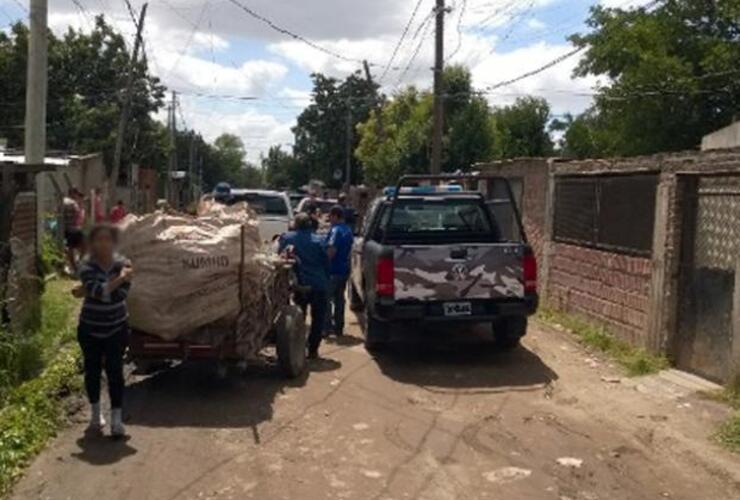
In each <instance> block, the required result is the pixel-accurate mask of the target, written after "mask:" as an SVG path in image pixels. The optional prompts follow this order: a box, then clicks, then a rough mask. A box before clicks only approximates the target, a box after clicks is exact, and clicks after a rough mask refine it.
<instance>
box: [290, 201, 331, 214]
mask: <svg viewBox="0 0 740 500" xmlns="http://www.w3.org/2000/svg"><path fill="white" fill-rule="evenodd" d="M309 203H311V198H309V197H305V198H303V199H302V200H301V201H300V203H298V206H297V207H296V209H295V211H296V213H301V212H304V211H305V210H306V205H308V204H309ZM313 203H314V205H316V206H317V207H319V212H321V214H322V215H326V214H328V213H329V210H331V207H333V206H334V205H336V204H337V200H336V199H333V198H315V199H314V200H313Z"/></svg>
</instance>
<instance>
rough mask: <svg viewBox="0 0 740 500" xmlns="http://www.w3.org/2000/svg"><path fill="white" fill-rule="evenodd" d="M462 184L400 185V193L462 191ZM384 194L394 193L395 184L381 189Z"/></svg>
mask: <svg viewBox="0 0 740 500" xmlns="http://www.w3.org/2000/svg"><path fill="white" fill-rule="evenodd" d="M462 190H463V188H462V186H460V185H457V184H442V185H439V186H412V187H402V188H401V194H435V193H462ZM383 194H384V195H385V196H393V195H394V194H396V188H395V186H388V187H387V188H385V189H384V190H383Z"/></svg>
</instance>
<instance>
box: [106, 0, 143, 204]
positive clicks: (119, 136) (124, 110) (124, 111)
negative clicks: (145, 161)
mask: <svg viewBox="0 0 740 500" xmlns="http://www.w3.org/2000/svg"><path fill="white" fill-rule="evenodd" d="M147 5H148V4H146V3H145V4H144V5H143V6H142V7H141V12H140V13H139V23H138V24H137V25H136V39H135V40H134V49H133V52H132V54H131V60H130V61H129V68H128V76H127V79H126V90H125V93H124V95H123V102H122V103H121V117H120V119H119V121H118V132H117V133H116V148H115V150H114V151H113V168H112V169H111V173H110V177H109V179H108V184H109V185H108V191H109V193H110V198H109V201H111V202H112V200H114V199H115V198H116V185H117V184H118V176H119V172H120V170H121V154H122V152H123V140H124V138H125V135H126V124H127V123H128V117H129V114H130V113H131V94H132V92H133V86H134V80H135V79H136V63H137V61H138V60H139V47H140V46H141V32H142V31H143V30H144V18H145V16H146V8H147ZM129 175H131V173H129Z"/></svg>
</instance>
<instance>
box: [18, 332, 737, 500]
mask: <svg viewBox="0 0 740 500" xmlns="http://www.w3.org/2000/svg"><path fill="white" fill-rule="evenodd" d="M352 320H354V318H352ZM350 334H351V336H349V337H347V338H346V339H344V340H343V341H341V342H340V343H336V342H330V343H328V344H326V345H325V346H324V347H323V354H324V355H325V356H326V358H327V359H326V360H323V361H321V362H318V363H316V364H314V365H313V368H312V371H311V373H310V375H309V376H308V377H307V378H306V379H305V380H301V381H298V382H287V381H285V380H284V379H281V378H280V377H279V376H278V375H277V374H276V373H275V372H274V371H273V370H272V369H271V368H268V367H255V368H252V369H250V370H249V372H248V373H247V374H246V375H234V376H231V377H229V378H227V379H226V380H224V381H217V380H215V379H214V377H213V375H212V373H211V372H210V371H209V370H206V369H204V368H203V367H197V366H190V367H176V368H172V369H170V370H167V371H164V372H160V373H158V374H155V375H152V376H149V377H141V378H134V379H132V380H131V381H130V383H129V392H128V401H129V405H128V413H129V419H130V421H129V424H128V430H129V432H130V434H131V437H130V439H129V440H128V441H126V442H111V441H108V440H107V439H105V438H100V437H98V438H84V437H83V428H84V424H83V423H79V424H76V425H74V426H72V427H71V428H69V429H67V430H66V431H65V432H64V433H63V434H62V435H61V436H59V437H58V438H57V439H56V440H55V441H54V442H53V443H52V445H51V446H50V447H49V449H48V450H47V451H46V452H44V453H43V454H42V455H41V456H40V457H39V458H38V459H37V460H36V462H35V463H34V464H33V466H32V467H31V468H30V470H29V472H28V474H27V476H26V477H25V478H24V479H23V480H22V481H21V482H20V483H19V484H18V486H17V487H16V489H15V496H14V498H19V499H20V498H23V499H27V498H29V499H36V498H39V499H53V500H57V499H70V500H86V499H96V498H105V499H107V500H114V499H136V500H145V499H152V500H154V499H156V500H175V499H191V498H193V499H245V498H246V499H248V498H255V499H286V500H287V499H290V500H292V499H305V500H318V499H324V498H327V499H328V498H336V499H397V500H401V499H478V498H481V499H485V498H488V499H505V500H517V499H555V500H568V499H570V500H597V499H598V500H603V499H625V500H639V499H660V498H672V499H687V500H689V499H690V500H695V499H707V500H710V499H711V500H724V499H738V498H740V459H738V458H737V457H733V456H731V455H729V454H728V453H726V452H724V451H722V450H719V449H718V448H716V447H715V446H714V445H712V444H710V443H709V442H708V440H707V435H708V434H709V433H710V432H711V429H712V428H713V426H714V425H715V424H716V423H717V422H718V421H719V420H721V419H722V418H723V417H724V416H725V415H726V412H727V410H726V409H724V408H722V407H721V406H719V405H716V404H715V403H712V402H708V401H704V400H702V399H700V398H698V397H695V396H693V395H692V394H691V390H689V389H687V388H686V387H684V386H683V385H682V384H674V383H672V382H670V381H668V380H665V379H664V378H663V377H657V376H654V377H648V378H642V379H631V380H627V379H622V378H620V377H619V372H618V370H616V369H614V368H611V367H609V365H608V362H606V361H605V360H602V359H598V358H596V357H594V356H592V355H589V354H588V353H586V352H585V351H584V350H583V349H581V348H580V347H579V346H577V344H575V343H574V342H573V340H572V339H571V338H570V337H569V335H568V334H566V333H562V332H557V331H554V330H551V329H549V328H544V327H542V326H539V325H533V326H532V327H530V335H529V336H528V337H527V339H526V341H525V343H524V346H523V347H522V348H520V349H519V350H517V351H515V352H511V353H500V352H498V351H497V350H496V349H495V348H494V346H493V345H492V343H491V342H490V341H489V338H488V337H489V336H488V335H487V332H486V331H485V330H484V329H476V330H473V331H448V332H434V333H429V334H428V335H430V337H431V338H430V340H429V341H428V342H426V343H424V344H423V347H421V346H420V345H418V344H413V343H410V344H403V345H398V346H396V347H395V348H394V349H392V350H391V351H390V352H389V353H387V354H385V355H383V356H380V357H377V358H373V357H371V356H369V355H368V354H367V353H366V352H365V350H364V348H363V347H362V345H361V344H360V340H359V332H358V327H357V324H356V322H354V321H352V322H351V330H350ZM422 334H423V333H422V332H414V335H413V336H418V335H422Z"/></svg>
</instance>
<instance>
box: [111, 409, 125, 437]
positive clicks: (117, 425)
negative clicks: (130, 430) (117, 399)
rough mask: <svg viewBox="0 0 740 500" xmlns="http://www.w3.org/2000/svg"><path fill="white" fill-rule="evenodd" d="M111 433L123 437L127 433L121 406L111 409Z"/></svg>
mask: <svg viewBox="0 0 740 500" xmlns="http://www.w3.org/2000/svg"><path fill="white" fill-rule="evenodd" d="M110 435H111V436H112V437H123V436H125V435H126V429H125V428H124V427H123V417H122V414H121V409H120V408H113V409H112V410H111V422H110Z"/></svg>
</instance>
